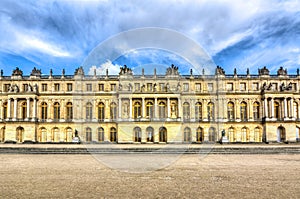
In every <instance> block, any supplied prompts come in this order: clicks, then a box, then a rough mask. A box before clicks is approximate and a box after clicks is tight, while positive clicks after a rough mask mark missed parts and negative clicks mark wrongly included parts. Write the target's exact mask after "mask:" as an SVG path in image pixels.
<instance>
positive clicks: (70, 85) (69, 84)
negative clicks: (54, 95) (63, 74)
mask: <svg viewBox="0 0 300 199" xmlns="http://www.w3.org/2000/svg"><path fill="white" fill-rule="evenodd" d="M72 90H73V84H71V83H67V91H72Z"/></svg>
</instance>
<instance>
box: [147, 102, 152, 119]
mask: <svg viewBox="0 0 300 199" xmlns="http://www.w3.org/2000/svg"><path fill="white" fill-rule="evenodd" d="M153 112H154V111H153V103H152V102H147V104H146V117H147V118H153Z"/></svg>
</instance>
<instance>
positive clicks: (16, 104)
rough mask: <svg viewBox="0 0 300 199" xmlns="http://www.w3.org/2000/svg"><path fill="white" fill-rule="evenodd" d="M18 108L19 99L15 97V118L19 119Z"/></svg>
mask: <svg viewBox="0 0 300 199" xmlns="http://www.w3.org/2000/svg"><path fill="white" fill-rule="evenodd" d="M17 108H18V100H17V99H16V98H15V99H14V119H17V110H18V109H17Z"/></svg>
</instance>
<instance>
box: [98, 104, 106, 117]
mask: <svg viewBox="0 0 300 199" xmlns="http://www.w3.org/2000/svg"><path fill="white" fill-rule="evenodd" d="M104 117H105V106H104V103H103V102H99V104H98V120H101V121H103V120H104Z"/></svg>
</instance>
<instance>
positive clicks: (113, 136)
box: [110, 127, 118, 142]
mask: <svg viewBox="0 0 300 199" xmlns="http://www.w3.org/2000/svg"><path fill="white" fill-rule="evenodd" d="M117 136H118V135H117V129H116V128H115V127H111V128H110V141H111V142H117V140H118V137H117Z"/></svg>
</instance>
